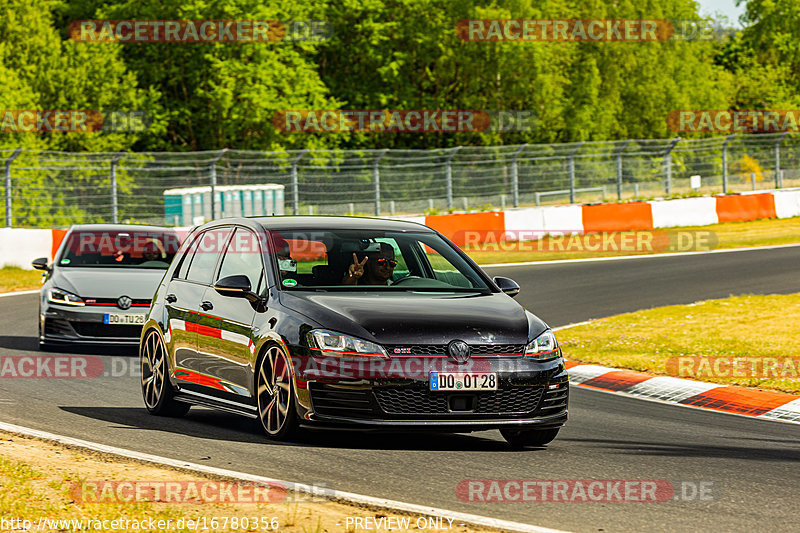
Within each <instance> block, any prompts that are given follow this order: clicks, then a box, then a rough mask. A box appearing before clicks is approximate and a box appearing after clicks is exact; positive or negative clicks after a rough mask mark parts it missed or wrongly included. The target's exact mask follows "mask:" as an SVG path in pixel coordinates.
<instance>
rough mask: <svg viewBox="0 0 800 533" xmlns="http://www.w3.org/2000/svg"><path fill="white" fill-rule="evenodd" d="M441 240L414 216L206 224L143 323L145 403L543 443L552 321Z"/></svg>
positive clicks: (550, 417) (289, 422) (559, 393)
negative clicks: (491, 433) (481, 433)
mask: <svg viewBox="0 0 800 533" xmlns="http://www.w3.org/2000/svg"><path fill="white" fill-rule="evenodd" d="M518 292H519V286H517V284H516V283H514V282H513V281H512V280H510V279H508V278H500V277H496V278H494V279H492V278H490V277H489V276H487V275H486V273H485V272H483V271H482V270H481V269H480V268H479V267H478V266H477V265H475V263H473V262H472V260H470V258H469V257H468V256H467V255H466V254H465V253H464V252H463V251H462V250H460V249H459V248H458V247H457V246H455V245H454V244H453V243H452V242H450V241H449V240H447V239H446V238H444V237H443V236H442V235H440V234H439V233H437V232H436V231H434V230H432V229H430V228H428V227H425V226H422V225H420V224H415V223H412V222H401V221H389V220H380V219H368V218H350V217H265V218H252V219H227V220H218V221H214V222H211V223H208V224H206V225H204V226H200V227H198V228H196V229H195V230H194V231H193V232H192V233H191V235H190V236H189V237H188V238H187V239H186V240H185V241H184V243H183V245H182V246H181V249H180V250H179V252H178V254H177V255H176V257H175V260H174V261H173V262H172V265H171V266H170V268H169V269H168V270H167V272H166V275H165V277H164V279H163V280H162V282H161V284H160V286H159V287H158V290H157V292H156V294H155V297H154V299H153V305H152V307H151V309H150V313H149V315H148V317H147V320H146V323H145V325H144V328H143V330H142V336H141V343H140V356H141V365H142V382H141V385H142V394H143V397H144V402H145V405H146V407H147V409H148V410H149V411H150V412H151V413H153V414H158V415H172V416H177V415H182V414H185V413H186V412H187V411H188V409H189V407H190V406H191V405H202V406H207V407H214V408H218V409H223V410H226V411H229V412H235V413H238V414H242V415H246V416H251V417H253V418H257V419H258V420H260V422H261V425H262V426H263V428H264V431H265V432H266V433H267V434H268V435H269V436H270V437H272V438H275V439H286V438H290V437H291V436H292V435H293V434H294V433H295V430H296V429H297V428H298V427H299V426H301V425H335V426H342V425H347V426H351V427H353V426H356V427H359V426H360V427H363V428H365V429H366V428H370V429H376V428H377V429H398V428H402V429H414V430H417V429H427V430H434V431H476V430H485V429H499V430H500V431H501V433H502V434H503V436H504V437H505V438H506V440H507V441H508V442H509V443H510V444H511V445H512V446H514V447H522V446H525V445H532V446H541V445H544V444H547V443H548V442H550V441H552V440H553V439H554V438H555V437H556V434H557V433H558V430H559V428H560V427H561V426H562V425H563V423H564V422H565V421H566V419H567V396H568V382H567V373H566V370H565V367H564V361H563V359H562V357H561V350H560V348H559V346H558V343H557V342H556V339H555V336H554V335H553V333H552V331H551V330H550V329H549V328H548V327H547V325H546V324H545V323H543V322H542V321H541V320H540V319H538V318H537V317H536V316H534V315H533V314H532V313H530V312H529V311H527V310H526V309H524V308H523V307H522V306H521V305H519V304H518V303H516V302H515V301H514V300H513V299H512V297H513V296H515V295H516V293H518Z"/></svg>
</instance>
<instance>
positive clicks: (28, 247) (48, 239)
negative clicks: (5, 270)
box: [0, 228, 67, 270]
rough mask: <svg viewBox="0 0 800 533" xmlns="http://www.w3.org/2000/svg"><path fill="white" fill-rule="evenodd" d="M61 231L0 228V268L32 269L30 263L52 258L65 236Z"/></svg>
mask: <svg viewBox="0 0 800 533" xmlns="http://www.w3.org/2000/svg"><path fill="white" fill-rule="evenodd" d="M66 232H67V231H66V230H63V229H26V228H0V268H1V267H4V266H17V267H22V268H24V269H28V270H30V269H32V268H33V267H31V261H33V260H34V259H37V258H39V257H49V258H51V259H52V258H53V256H54V255H55V253H56V251H57V250H58V246H59V245H60V244H61V240H62V239H63V238H64V235H65V234H66Z"/></svg>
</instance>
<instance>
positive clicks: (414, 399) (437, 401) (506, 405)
mask: <svg viewBox="0 0 800 533" xmlns="http://www.w3.org/2000/svg"><path fill="white" fill-rule="evenodd" d="M374 393H375V398H376V399H377V401H378V405H379V406H380V408H381V409H382V410H383V411H384V412H385V413H388V414H403V415H440V414H450V413H452V412H455V413H465V412H466V411H451V409H450V398H451V397H453V396H458V397H462V398H468V399H472V398H474V400H473V402H474V403H472V405H473V406H474V409H470V410H469V412H470V413H475V414H509V415H510V414H529V413H532V412H533V411H535V410H536V407H537V406H538V405H539V400H540V399H541V397H542V389H541V388H540V387H514V388H508V389H501V390H497V391H483V392H475V393H465V392H458V393H442V392H437V393H434V392H431V391H429V390H427V389H421V388H416V387H381V388H376V389H374Z"/></svg>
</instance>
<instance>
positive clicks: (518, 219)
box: [0, 189, 800, 268]
mask: <svg viewBox="0 0 800 533" xmlns="http://www.w3.org/2000/svg"><path fill="white" fill-rule="evenodd" d="M796 216H800V189H782V190H778V191H770V192H760V193H749V194H737V195H728V196H716V197H702V198H682V199H677V200H654V201H650V202H629V203H619V204H597V205H563V206H544V207H526V208H521V209H511V210H508V211H492V212H482V213H456V214H452V215H432V216H427V217H421V216H412V217H407V216H406V217H403V216H398V217H393V218H396V219H400V220H408V221H411V222H419V223H421V224H425V225H427V226H430V227H432V228H434V229H436V230H438V231H439V232H441V233H442V234H443V235H445V236H447V237H449V238H451V239H453V240H454V241H455V242H456V244H459V245H463V244H465V243H464V239H465V236H466V234H467V232H477V233H478V234H479V235H483V236H490V237H489V238H490V239H491V240H492V241H496V240H497V239H498V235H503V233H505V239H506V240H517V239H519V238H522V239H529V238H531V236H534V235H535V236H540V235H544V234H569V233H593V232H613V231H631V230H648V229H654V228H670V227H680V226H705V225H710V224H715V223H717V222H739V221H746V220H757V219H760V218H791V217H796ZM65 232H66V230H61V229H55V230H46V229H44V230H43V229H21V228H0V267H2V266H6V265H14V266H20V267H22V268H31V266H30V262H31V261H32V260H33V259H36V258H37V257H44V256H48V255H49V256H50V257H51V258H52V257H53V255H55V252H56V250H57V249H58V246H59V244H60V243H61V240H62V239H63V238H64V233H65ZM472 235H475V234H474V233H473V234H472ZM471 242H474V241H471ZM478 242H480V241H478Z"/></svg>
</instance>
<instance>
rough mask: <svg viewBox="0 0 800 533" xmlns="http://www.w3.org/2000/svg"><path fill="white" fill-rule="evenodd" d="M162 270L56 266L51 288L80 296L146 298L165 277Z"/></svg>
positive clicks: (149, 297) (147, 298)
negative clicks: (57, 267)
mask: <svg viewBox="0 0 800 533" xmlns="http://www.w3.org/2000/svg"><path fill="white" fill-rule="evenodd" d="M164 272H165V271H164V270H159V269H144V268H142V269H136V268H75V267H73V268H69V269H65V268H64V269H57V270H56V271H55V272H54V273H53V276H52V278H51V279H50V281H51V284H52V286H53V287H58V288H60V289H64V290H67V291H70V292H72V293H74V294H77V295H78V296H81V297H83V298H86V297H89V298H119V297H120V296H123V295H124V296H130V297H131V298H133V299H134V300H149V299H151V298H152V297H153V294H155V292H156V288H157V287H158V283H159V282H160V281H161V278H163V277H164Z"/></svg>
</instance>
